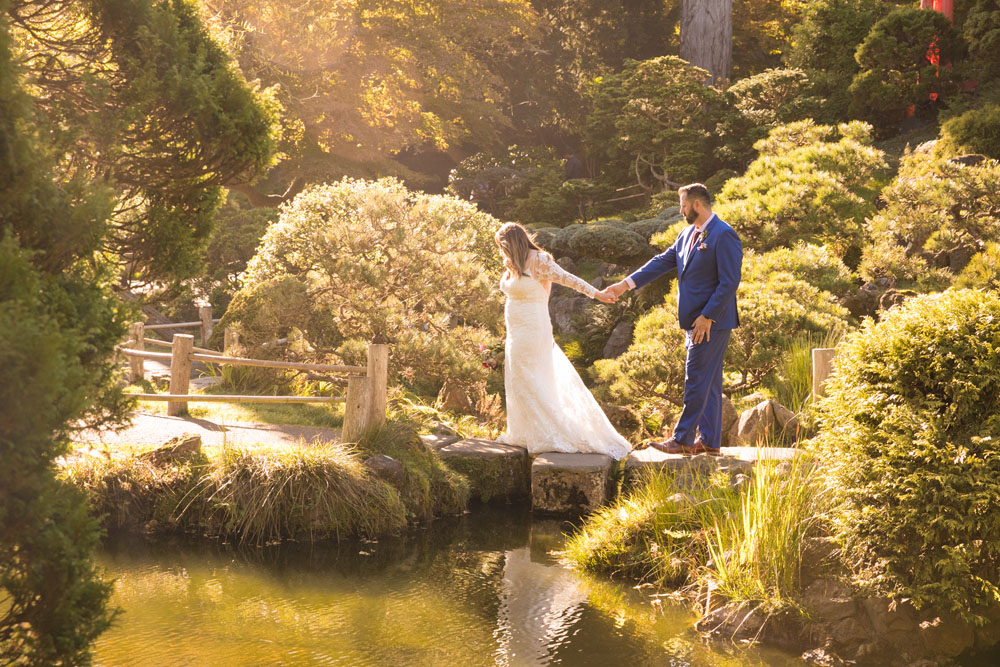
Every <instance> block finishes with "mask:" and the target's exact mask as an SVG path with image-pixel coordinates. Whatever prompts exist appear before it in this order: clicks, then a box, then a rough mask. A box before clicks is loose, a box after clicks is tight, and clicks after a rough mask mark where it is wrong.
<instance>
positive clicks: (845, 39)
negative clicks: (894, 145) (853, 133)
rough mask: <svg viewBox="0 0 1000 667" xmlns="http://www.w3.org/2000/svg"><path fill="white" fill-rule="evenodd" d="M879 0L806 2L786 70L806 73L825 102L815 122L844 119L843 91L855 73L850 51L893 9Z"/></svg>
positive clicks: (845, 114) (855, 68) (844, 92)
mask: <svg viewBox="0 0 1000 667" xmlns="http://www.w3.org/2000/svg"><path fill="white" fill-rule="evenodd" d="M895 7H896V5H895V3H893V2H886V1H884V0H879V1H876V2H872V0H810V2H808V3H805V5H804V6H803V9H802V22H801V23H799V25H798V26H796V27H795V30H794V33H793V37H792V48H791V51H790V53H789V57H788V64H789V66H790V67H794V68H798V69H801V70H803V71H805V72H806V74H807V76H808V77H809V78H810V80H811V81H812V82H813V83H814V85H815V87H816V95H818V96H819V97H821V98H823V99H825V100H826V101H825V103H824V104H823V107H822V114H823V115H822V116H821V117H816V120H817V121H820V122H826V123H835V122H839V121H845V120H847V119H848V114H847V108H848V105H849V103H850V101H849V98H848V95H847V88H848V86H850V85H851V81H852V80H853V79H854V75H855V74H857V72H858V69H859V67H858V63H857V61H856V60H854V52H855V51H856V50H857V48H858V45H859V44H861V42H862V41H864V39H865V37H866V36H867V35H868V32H869V31H870V30H871V27H872V26H873V25H875V22H876V21H878V20H879V19H880V18H882V17H883V16H885V15H886V14H888V13H889V12H890V11H892V10H893V9H895Z"/></svg>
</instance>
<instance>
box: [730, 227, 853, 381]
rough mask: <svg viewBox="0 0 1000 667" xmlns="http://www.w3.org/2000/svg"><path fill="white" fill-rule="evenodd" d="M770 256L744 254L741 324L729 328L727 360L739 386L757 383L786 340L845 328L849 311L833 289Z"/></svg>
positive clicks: (772, 365)
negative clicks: (783, 267)
mask: <svg viewBox="0 0 1000 667" xmlns="http://www.w3.org/2000/svg"><path fill="white" fill-rule="evenodd" d="M803 249H804V250H807V249H808V246H806V247H804V248H803ZM769 255H770V253H767V254H764V255H757V254H755V253H753V252H748V253H746V255H745V256H744V258H743V281H742V282H741V283H740V287H739V291H738V292H737V300H738V302H739V306H740V326H739V327H738V328H736V329H733V333H732V338H731V339H730V341H729V347H728V348H727V350H726V362H725V363H726V366H725V368H726V369H727V370H729V371H731V372H735V373H738V374H739V376H740V381H739V385H740V386H743V387H746V386H753V385H757V384H759V383H760V382H762V381H763V380H764V378H765V377H766V376H767V374H768V373H770V372H771V371H772V370H774V369H775V367H777V366H778V364H779V363H780V362H781V360H782V352H783V349H784V347H785V345H786V344H787V341H788V340H790V339H793V338H795V337H796V336H800V335H803V334H806V335H808V334H814V335H820V336H825V335H827V334H829V333H830V332H835V333H839V332H842V331H844V330H845V329H846V328H847V318H848V313H847V310H846V309H845V308H843V307H842V306H840V305H839V304H838V303H837V300H836V297H834V295H833V294H831V293H830V292H827V291H824V290H821V289H818V288H817V287H815V286H814V285H812V284H810V283H809V282H807V281H806V280H804V279H802V278H800V277H797V276H796V275H793V274H792V273H789V272H786V271H782V270H780V269H778V268H777V267H779V266H780V264H781V263H782V259H783V258H781V257H779V258H776V259H772V258H771V257H770V256H769Z"/></svg>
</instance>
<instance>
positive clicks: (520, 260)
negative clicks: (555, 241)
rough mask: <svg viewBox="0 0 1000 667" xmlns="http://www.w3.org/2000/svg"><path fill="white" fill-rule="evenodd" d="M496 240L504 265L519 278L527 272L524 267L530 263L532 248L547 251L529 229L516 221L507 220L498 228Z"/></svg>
mask: <svg viewBox="0 0 1000 667" xmlns="http://www.w3.org/2000/svg"><path fill="white" fill-rule="evenodd" d="M496 241H497V245H498V246H500V254H501V255H502V256H503V264H504V266H506V267H507V270H508V271H510V272H511V273H513V274H514V275H515V276H517V277H518V278H520V277H521V276H523V275H524V274H525V270H524V267H525V265H526V264H527V263H528V253H530V252H531V251H532V250H537V251H538V252H545V251H544V250H542V249H541V248H539V247H538V245H537V244H536V243H535V239H534V238H533V237H532V236H531V235H530V234H528V232H527V230H525V228H524V227H522V226H521V225H519V224H517V223H516V222H505V223H504V224H503V225H502V226H501V227H500V229H498V230H497V234H496Z"/></svg>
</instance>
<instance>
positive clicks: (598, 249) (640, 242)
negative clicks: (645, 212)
mask: <svg viewBox="0 0 1000 667" xmlns="http://www.w3.org/2000/svg"><path fill="white" fill-rule="evenodd" d="M609 222H611V221H605V220H601V221H599V222H593V223H590V224H589V225H583V226H582V228H581V229H580V230H579V231H577V233H575V234H573V236H572V238H571V239H570V241H569V243H568V245H569V249H570V250H571V251H572V254H573V255H574V256H576V257H594V258H599V259H603V260H605V261H608V262H619V261H622V260H626V259H630V258H635V257H637V256H639V255H641V254H642V253H643V252H644V251H646V250H647V249H648V248H649V245H648V244H647V243H646V241H645V239H643V238H642V237H641V236H639V235H638V234H637V233H635V232H633V231H630V230H629V229H627V228H625V227H624V223H622V224H621V225H615V224H608V223H609ZM619 222H620V221H619Z"/></svg>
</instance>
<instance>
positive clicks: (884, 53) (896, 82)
mask: <svg viewBox="0 0 1000 667" xmlns="http://www.w3.org/2000/svg"><path fill="white" fill-rule="evenodd" d="M932 43H934V44H936V46H937V49H938V51H939V54H940V58H941V67H935V65H933V64H932V63H930V62H929V61H928V59H927V49H928V45H930V44H932ZM964 50H965V45H964V42H963V41H962V38H961V36H960V35H959V33H958V32H957V31H956V30H955V28H953V27H952V25H951V22H950V21H949V20H948V18H947V17H946V16H945V15H944V14H942V13H941V12H934V11H927V10H923V9H918V8H916V7H904V8H901V9H897V10H895V11H894V12H892V13H891V14H889V15H888V16H886V17H885V18H883V19H881V20H879V21H878V23H876V24H875V25H874V26H872V29H871V31H870V32H869V33H868V36H867V37H865V40H864V41H863V42H862V43H861V45H860V46H859V47H858V50H857V53H856V54H855V58H856V59H857V61H858V64H859V65H860V66H861V71H860V72H858V74H857V75H855V77H854V80H853V81H852V82H851V86H850V88H849V89H848V93H849V95H850V98H851V111H852V113H855V114H857V115H858V117H860V118H864V119H865V120H867V121H869V122H871V123H872V124H873V125H874V126H875V127H877V128H879V129H880V130H883V131H886V130H889V129H895V128H896V127H897V126H898V125H899V123H900V122H902V120H903V119H904V118H905V117H906V109H907V107H909V106H912V105H918V104H924V103H926V102H927V100H928V99H929V98H930V96H931V95H934V96H935V99H940V98H943V97H944V96H946V95H948V94H950V93H952V92H953V91H954V90H955V82H954V80H953V76H952V68H951V67H945V66H944V65H945V64H946V63H949V64H952V65H957V64H958V63H959V61H960V60H961V59H962V57H963V56H964Z"/></svg>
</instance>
